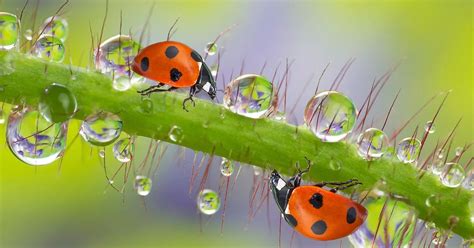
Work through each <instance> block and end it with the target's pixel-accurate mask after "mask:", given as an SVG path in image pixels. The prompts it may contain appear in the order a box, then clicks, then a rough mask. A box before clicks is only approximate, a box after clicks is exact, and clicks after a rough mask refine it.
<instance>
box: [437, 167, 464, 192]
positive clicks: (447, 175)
mask: <svg viewBox="0 0 474 248" xmlns="http://www.w3.org/2000/svg"><path fill="white" fill-rule="evenodd" d="M439 176H440V178H441V182H442V183H443V185H444V186H447V187H450V188H457V187H459V185H461V183H462V182H463V180H464V178H465V177H466V172H464V168H463V167H462V166H461V165H460V164H458V163H447V164H446V166H445V167H444V171H443V172H442V173H441V175H439Z"/></svg>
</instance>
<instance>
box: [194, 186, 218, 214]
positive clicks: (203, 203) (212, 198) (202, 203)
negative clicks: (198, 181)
mask: <svg viewBox="0 0 474 248" xmlns="http://www.w3.org/2000/svg"><path fill="white" fill-rule="evenodd" d="M220 206H221V201H220V199H219V195H218V194H217V193H216V192H215V191H213V190H210V189H203V190H202V191H201V192H199V195H198V197H197V207H198V209H199V211H201V213H203V214H206V215H212V214H215V213H216V212H217V211H219V208H220Z"/></svg>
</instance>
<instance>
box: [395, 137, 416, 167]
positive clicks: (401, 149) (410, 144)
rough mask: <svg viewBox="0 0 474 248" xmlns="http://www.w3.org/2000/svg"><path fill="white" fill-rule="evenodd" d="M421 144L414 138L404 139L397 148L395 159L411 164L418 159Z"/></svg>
mask: <svg viewBox="0 0 474 248" xmlns="http://www.w3.org/2000/svg"><path fill="white" fill-rule="evenodd" d="M420 146H421V142H420V141H419V140H418V139H416V138H405V139H403V140H402V141H400V143H398V146H397V157H398V159H399V160H400V161H402V162H404V163H412V162H414V161H415V160H416V159H417V158H418V154H419V153H420Z"/></svg>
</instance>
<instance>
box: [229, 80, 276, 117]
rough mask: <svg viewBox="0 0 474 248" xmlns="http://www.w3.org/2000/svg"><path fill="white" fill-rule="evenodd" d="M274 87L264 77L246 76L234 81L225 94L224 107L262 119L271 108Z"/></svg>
mask: <svg viewBox="0 0 474 248" xmlns="http://www.w3.org/2000/svg"><path fill="white" fill-rule="evenodd" d="M272 98H273V85H272V83H271V82H270V81H268V80H267V79H266V78H264V77H263V76H259V75H254V74H246V75H242V76H240V77H237V78H236V79H234V80H233V81H232V82H231V83H230V84H229V85H227V87H226V88H225V92H224V106H225V107H226V108H228V109H230V110H231V111H232V112H235V113H237V114H239V115H243V116H247V117H250V118H255V119H258V118H262V117H264V116H265V114H266V113H267V111H268V110H269V109H270V107H271V103H272Z"/></svg>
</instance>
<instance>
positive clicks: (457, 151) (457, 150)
mask: <svg viewBox="0 0 474 248" xmlns="http://www.w3.org/2000/svg"><path fill="white" fill-rule="evenodd" d="M463 152H464V147H461V146H458V147H456V157H459V156H461V154H462V153H463Z"/></svg>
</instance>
